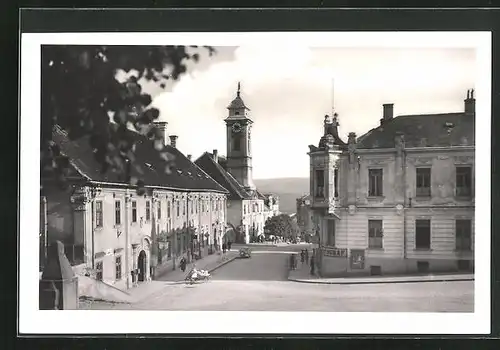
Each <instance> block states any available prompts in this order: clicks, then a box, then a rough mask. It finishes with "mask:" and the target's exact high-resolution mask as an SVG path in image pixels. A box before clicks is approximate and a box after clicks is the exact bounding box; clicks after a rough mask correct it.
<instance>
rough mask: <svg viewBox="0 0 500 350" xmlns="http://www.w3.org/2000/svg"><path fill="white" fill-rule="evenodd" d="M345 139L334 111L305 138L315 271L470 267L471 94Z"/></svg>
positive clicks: (386, 112) (387, 118)
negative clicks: (459, 108)
mask: <svg viewBox="0 0 500 350" xmlns="http://www.w3.org/2000/svg"><path fill="white" fill-rule="evenodd" d="M393 107H394V106H393V105H392V104H386V105H384V106H383V117H382V119H381V120H380V125H379V126H377V127H375V128H374V129H372V130H370V131H368V132H367V133H366V134H364V135H363V136H361V137H359V138H357V137H356V135H355V134H354V133H349V136H348V140H347V142H344V141H343V140H342V139H341V138H340V137H339V135H338V125H339V124H338V115H337V114H334V115H333V116H332V117H330V116H325V120H324V135H323V136H322V137H321V139H320V142H319V144H318V146H314V145H310V146H309V153H308V154H309V156H310V198H311V210H312V212H313V227H314V230H315V231H316V235H317V239H316V241H317V242H318V248H319V249H317V254H316V258H317V260H318V267H319V270H320V274H321V275H322V276H324V277H328V276H342V275H351V274H355V275H356V274H359V275H380V274H382V275H384V274H385V275H391V274H407V273H408V274H410V273H429V272H451V271H472V270H473V268H474V207H475V205H474V195H475V186H474V179H475V163H474V159H475V138H474V126H475V98H474V90H471V91H467V98H466V99H465V105H464V111H463V112H458V113H445V114H427V115H425V114H424V115H402V116H397V117H394V116H393V110H394V108H393Z"/></svg>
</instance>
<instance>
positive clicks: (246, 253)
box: [240, 248, 252, 259]
mask: <svg viewBox="0 0 500 350" xmlns="http://www.w3.org/2000/svg"><path fill="white" fill-rule="evenodd" d="M251 257H252V251H251V250H250V248H241V249H240V258H242V259H244V258H251Z"/></svg>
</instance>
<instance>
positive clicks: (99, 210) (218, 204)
mask: <svg viewBox="0 0 500 350" xmlns="http://www.w3.org/2000/svg"><path fill="white" fill-rule="evenodd" d="M182 202H183V204H182V215H186V206H187V201H182ZM200 203H201V205H200ZM171 205H172V206H173V204H172V203H171V202H167V217H168V218H170V217H171V210H172V208H171ZM222 205H223V201H221V200H214V201H212V210H216V211H220V210H222ZM199 206H201V208H200V212H202V213H208V212H209V210H210V205H209V204H208V201H204V200H201V201H199V202H198V201H196V202H195V203H194V205H191V206H190V212H191V214H193V213H196V214H198V207H199ZM121 211H122V202H121V201H119V200H117V201H115V225H121V219H122V215H121ZM157 211H158V212H157V219H161V217H162V206H161V202H158V205H157ZM95 212H96V218H95V221H96V227H102V226H103V223H104V216H103V201H101V200H98V201H96V202H95ZM175 212H176V216H177V217H179V216H180V212H181V201H180V200H177V201H176V202H175ZM145 214H146V221H150V220H151V201H149V200H148V201H146V213H145ZM135 222H137V201H132V223H135Z"/></svg>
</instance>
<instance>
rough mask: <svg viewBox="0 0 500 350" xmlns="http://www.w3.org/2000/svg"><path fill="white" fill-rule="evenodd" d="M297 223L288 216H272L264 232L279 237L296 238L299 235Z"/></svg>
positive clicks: (267, 221)
mask: <svg viewBox="0 0 500 350" xmlns="http://www.w3.org/2000/svg"><path fill="white" fill-rule="evenodd" d="M298 231H299V230H298V226H297V223H296V222H294V221H293V219H292V218H291V217H290V216H289V215H287V214H280V215H276V216H272V217H270V218H269V219H267V220H266V224H265V226H264V232H265V233H266V234H268V235H274V236H279V237H285V238H286V237H296V236H297V235H298Z"/></svg>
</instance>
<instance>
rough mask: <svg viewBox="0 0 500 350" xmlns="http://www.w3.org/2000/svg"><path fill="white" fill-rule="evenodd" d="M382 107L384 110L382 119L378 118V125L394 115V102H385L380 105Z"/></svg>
mask: <svg viewBox="0 0 500 350" xmlns="http://www.w3.org/2000/svg"><path fill="white" fill-rule="evenodd" d="M382 106H383V108H384V112H383V115H382V119H380V125H382V124H384V123H385V122H387V121H389V120H391V119H392V118H393V117H394V104H393V103H385V104H383V105H382Z"/></svg>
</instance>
